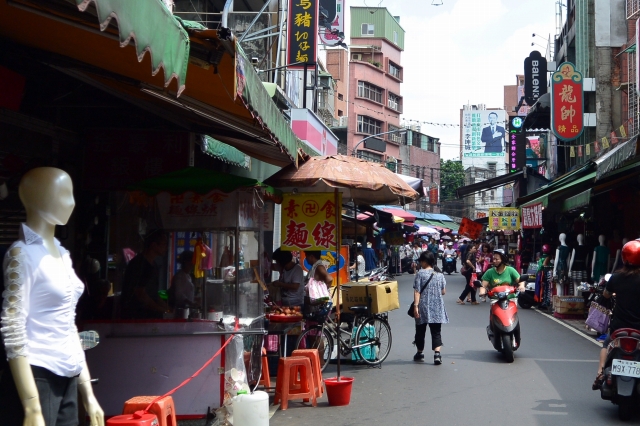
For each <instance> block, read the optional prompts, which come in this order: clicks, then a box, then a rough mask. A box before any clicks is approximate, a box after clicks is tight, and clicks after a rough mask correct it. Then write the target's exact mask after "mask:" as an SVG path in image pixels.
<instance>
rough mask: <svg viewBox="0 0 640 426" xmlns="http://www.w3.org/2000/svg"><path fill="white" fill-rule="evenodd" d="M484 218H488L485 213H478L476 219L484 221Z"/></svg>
mask: <svg viewBox="0 0 640 426" xmlns="http://www.w3.org/2000/svg"><path fill="white" fill-rule="evenodd" d="M483 217H487V214H486V213H485V212H476V219H482V218H483Z"/></svg>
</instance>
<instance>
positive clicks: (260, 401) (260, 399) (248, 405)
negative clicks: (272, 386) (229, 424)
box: [233, 391, 269, 426]
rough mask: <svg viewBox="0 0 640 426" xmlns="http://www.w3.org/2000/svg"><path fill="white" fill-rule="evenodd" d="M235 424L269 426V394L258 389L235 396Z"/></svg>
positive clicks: (237, 425) (236, 425)
mask: <svg viewBox="0 0 640 426" xmlns="http://www.w3.org/2000/svg"><path fill="white" fill-rule="evenodd" d="M233 426H269V395H268V394H267V393H266V392H263V391H256V392H254V393H253V394H241V395H238V396H234V397H233Z"/></svg>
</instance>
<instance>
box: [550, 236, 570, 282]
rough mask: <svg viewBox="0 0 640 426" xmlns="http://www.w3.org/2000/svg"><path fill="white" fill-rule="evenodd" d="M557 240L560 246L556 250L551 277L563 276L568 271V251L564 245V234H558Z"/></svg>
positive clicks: (565, 239)
mask: <svg viewBox="0 0 640 426" xmlns="http://www.w3.org/2000/svg"><path fill="white" fill-rule="evenodd" d="M558 239H559V240H560V245H559V246H558V248H557V249H556V261H555V263H554V265H553V275H554V276H558V275H561V276H565V275H566V274H567V271H568V270H569V262H568V259H569V252H570V250H569V247H568V246H567V244H566V241H567V236H566V235H565V234H560V236H559V237H558Z"/></svg>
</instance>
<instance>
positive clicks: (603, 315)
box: [585, 302, 609, 334]
mask: <svg viewBox="0 0 640 426" xmlns="http://www.w3.org/2000/svg"><path fill="white" fill-rule="evenodd" d="M585 324H586V325H588V326H589V327H591V328H593V329H594V330H595V331H597V332H598V333H600V334H604V333H606V332H607V330H608V329H609V310H608V309H607V308H605V307H604V306H601V305H599V304H598V303H596V302H591V306H589V316H588V317H587V320H586V321H585Z"/></svg>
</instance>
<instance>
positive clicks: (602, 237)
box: [598, 234, 605, 246]
mask: <svg viewBox="0 0 640 426" xmlns="http://www.w3.org/2000/svg"><path fill="white" fill-rule="evenodd" d="M604 240H605V236H604V235H602V234H600V235H598V242H599V243H600V245H601V246H603V245H604Z"/></svg>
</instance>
